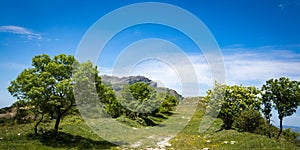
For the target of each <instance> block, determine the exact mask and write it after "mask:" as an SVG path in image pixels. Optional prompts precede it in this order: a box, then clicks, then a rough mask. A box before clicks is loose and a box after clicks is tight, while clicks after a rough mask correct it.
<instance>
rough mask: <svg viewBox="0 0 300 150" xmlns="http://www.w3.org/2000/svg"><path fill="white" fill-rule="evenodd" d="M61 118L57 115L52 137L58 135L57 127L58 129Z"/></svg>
mask: <svg viewBox="0 0 300 150" xmlns="http://www.w3.org/2000/svg"><path fill="white" fill-rule="evenodd" d="M61 117H62V115H61V114H59V115H57V117H56V121H55V126H54V136H56V135H57V133H58V127H59V123H60V119H61Z"/></svg>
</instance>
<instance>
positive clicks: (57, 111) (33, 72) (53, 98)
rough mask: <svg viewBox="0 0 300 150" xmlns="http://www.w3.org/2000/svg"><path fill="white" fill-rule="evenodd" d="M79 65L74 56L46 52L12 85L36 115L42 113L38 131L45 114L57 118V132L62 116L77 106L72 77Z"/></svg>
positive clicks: (15, 93) (55, 130)
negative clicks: (49, 54)
mask: <svg viewBox="0 0 300 150" xmlns="http://www.w3.org/2000/svg"><path fill="white" fill-rule="evenodd" d="M76 64H77V62H76V61H75V59H74V57H73V56H66V55H63V54H61V55H58V56H55V57H54V58H53V59H51V58H50V57H49V56H48V55H46V54H43V55H39V56H35V57H34V58H33V59H32V66H33V68H29V69H25V70H23V71H22V72H21V73H20V75H19V76H18V77H17V79H16V80H14V81H12V82H11V85H10V86H9V87H8V91H9V92H10V93H11V94H12V95H13V96H15V97H17V99H19V100H23V101H24V105H27V106H28V107H30V108H32V109H33V111H34V113H35V114H36V115H38V114H40V115H41V118H40V120H39V121H38V122H37V123H36V125H35V133H36V134H37V127H38V125H39V123H40V122H41V121H42V119H43V118H44V115H45V114H50V115H51V117H52V118H54V117H55V118H56V122H55V125H54V132H55V134H56V133H57V132H58V127H59V123H60V121H61V119H62V117H63V116H64V115H65V114H66V113H67V112H68V111H69V110H70V109H71V107H73V106H75V101H74V95H73V87H72V85H71V76H72V70H73V68H74V66H76Z"/></svg>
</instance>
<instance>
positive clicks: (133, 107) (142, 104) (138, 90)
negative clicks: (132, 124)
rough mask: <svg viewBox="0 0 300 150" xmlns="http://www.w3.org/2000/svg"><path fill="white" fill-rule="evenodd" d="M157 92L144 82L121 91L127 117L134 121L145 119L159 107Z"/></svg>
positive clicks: (128, 86) (125, 87)
mask: <svg viewBox="0 0 300 150" xmlns="http://www.w3.org/2000/svg"><path fill="white" fill-rule="evenodd" d="M155 97H156V91H155V89H154V88H153V87H150V86H148V85H147V84H146V83H144V82H136V83H134V84H131V85H126V86H124V87H123V89H122V91H121V98H120V101H121V104H122V105H123V106H124V110H125V111H124V112H125V115H126V116H127V117H129V118H131V119H133V120H138V119H145V118H146V117H147V116H148V115H150V114H151V112H152V111H153V110H154V109H155V106H158V105H159V101H158V100H157V99H155Z"/></svg>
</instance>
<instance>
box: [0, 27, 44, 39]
mask: <svg viewBox="0 0 300 150" xmlns="http://www.w3.org/2000/svg"><path fill="white" fill-rule="evenodd" d="M0 32H6V33H12V34H18V35H23V36H25V37H26V38H27V39H28V40H31V39H37V40H41V39H42V36H41V35H40V34H38V33H35V32H33V31H31V30H29V29H27V28H24V27H20V26H14V25H7V26H0Z"/></svg>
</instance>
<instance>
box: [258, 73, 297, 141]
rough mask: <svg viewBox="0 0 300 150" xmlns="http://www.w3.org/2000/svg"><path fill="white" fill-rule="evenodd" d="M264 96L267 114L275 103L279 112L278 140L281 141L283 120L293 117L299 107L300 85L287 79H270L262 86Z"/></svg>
mask: <svg viewBox="0 0 300 150" xmlns="http://www.w3.org/2000/svg"><path fill="white" fill-rule="evenodd" d="M262 94H263V96H262V98H263V99H264V101H265V102H267V103H268V104H267V108H265V109H266V110H267V112H268V111H270V110H269V105H270V104H269V103H273V104H274V106H273V107H274V108H275V110H277V112H278V119H279V124H280V129H279V132H278V135H277V139H279V137H280V134H281V132H282V122H283V118H284V117H287V116H291V115H293V114H294V113H295V112H296V110H297V108H298V106H299V103H300V100H299V99H300V97H299V95H300V83H299V82H298V81H290V80H289V79H288V78H285V77H281V78H279V79H270V80H268V81H266V84H264V85H263V86H262Z"/></svg>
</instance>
